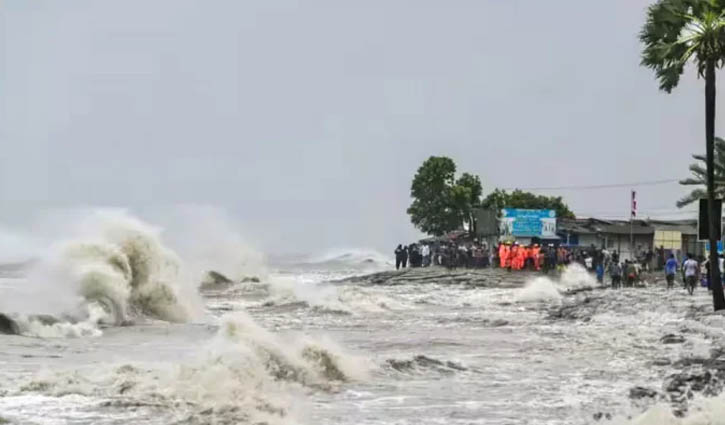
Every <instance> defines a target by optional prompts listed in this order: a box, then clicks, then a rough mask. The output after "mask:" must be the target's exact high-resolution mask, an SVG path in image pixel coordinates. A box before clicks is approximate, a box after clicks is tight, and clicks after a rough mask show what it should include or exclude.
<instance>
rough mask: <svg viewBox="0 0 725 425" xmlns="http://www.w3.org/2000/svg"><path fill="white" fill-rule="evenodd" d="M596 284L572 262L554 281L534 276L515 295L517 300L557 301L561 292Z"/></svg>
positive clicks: (580, 267) (591, 277) (589, 275)
mask: <svg viewBox="0 0 725 425" xmlns="http://www.w3.org/2000/svg"><path fill="white" fill-rule="evenodd" d="M596 286H597V281H596V279H595V278H594V277H593V276H592V275H591V274H590V273H589V272H587V270H586V269H585V268H584V267H582V266H580V265H579V264H572V265H570V266H569V267H567V268H566V270H564V272H563V273H562V275H561V277H560V278H559V279H558V280H556V281H554V280H552V279H550V278H548V277H546V276H539V277H536V278H534V279H532V280H530V281H528V282H527V283H526V285H525V286H524V287H523V288H522V289H520V290H519V291H518V292H517V293H516V296H515V299H516V301H517V302H536V301H548V302H559V301H561V299H562V294H563V293H566V292H569V291H572V290H581V289H587V288H594V287H596Z"/></svg>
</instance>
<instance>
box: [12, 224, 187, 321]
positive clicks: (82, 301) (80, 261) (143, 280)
mask: <svg viewBox="0 0 725 425" xmlns="http://www.w3.org/2000/svg"><path fill="white" fill-rule="evenodd" d="M82 229H83V234H82V235H81V236H80V237H78V238H76V239H73V240H69V241H66V242H63V243H60V244H57V245H55V246H53V247H52V249H51V251H50V253H49V255H47V256H46V257H45V258H43V259H42V260H41V261H39V262H38V263H37V264H36V265H35V266H34V267H33V268H32V269H31V270H30V271H29V274H28V277H27V280H28V286H29V288H30V289H32V290H31V291H28V295H29V296H27V297H26V298H27V299H19V300H15V301H16V302H14V303H13V304H12V306H13V307H14V306H15V305H18V306H23V307H24V308H23V309H22V310H24V311H18V312H16V314H14V315H13V317H12V318H13V319H14V320H16V321H18V322H19V323H20V322H24V323H26V324H27V325H28V326H27V328H33V326H31V325H32V323H33V320H31V319H32V315H33V314H37V313H39V312H40V313H48V314H51V315H54V316H56V317H57V318H58V319H59V321H66V322H69V323H70V324H74V323H73V322H75V323H90V324H92V325H95V324H96V323H98V322H103V323H106V324H111V325H121V324H125V323H128V322H129V321H132V320H134V319H135V318H139V317H150V318H154V319H160V320H165V321H171V322H184V321H187V320H189V319H190V318H191V316H192V315H193V314H194V313H195V311H197V310H198V305H197V304H196V303H195V302H196V300H197V297H195V296H194V293H193V291H190V290H185V288H184V287H183V286H181V285H180V283H181V282H182V277H181V275H180V261H179V259H178V257H177V256H176V254H174V252H172V251H171V250H170V249H168V248H167V247H165V246H164V245H163V244H162V243H161V239H160V235H159V231H158V230H156V229H153V228H151V227H150V226H148V225H146V224H145V223H143V222H141V221H139V220H137V219H135V218H133V217H130V216H128V215H126V214H119V213H114V214H100V213H99V214H96V215H94V216H93V217H91V219H89V220H87V221H86V222H84V226H83V227H82ZM91 306H92V307H91ZM99 308H100V309H101V310H102V311H103V312H104V314H99V313H98V311H99ZM91 310H93V311H91ZM89 321H90V322H89ZM52 326H54V327H56V328H58V325H57V324H53V325H52ZM36 328H37V327H36ZM38 330H40V329H38ZM31 333H32V334H38V333H39V332H32V330H31ZM40 333H41V334H42V332H40Z"/></svg>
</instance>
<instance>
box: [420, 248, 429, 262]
mask: <svg viewBox="0 0 725 425" xmlns="http://www.w3.org/2000/svg"><path fill="white" fill-rule="evenodd" d="M420 254H421V255H422V256H423V267H428V266H430V246H428V245H423V248H422V249H421V252H420Z"/></svg>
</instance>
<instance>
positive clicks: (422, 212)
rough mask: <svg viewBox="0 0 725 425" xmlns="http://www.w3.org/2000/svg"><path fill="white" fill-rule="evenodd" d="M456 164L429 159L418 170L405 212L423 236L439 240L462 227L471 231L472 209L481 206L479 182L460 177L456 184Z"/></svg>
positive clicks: (439, 158)
mask: <svg viewBox="0 0 725 425" xmlns="http://www.w3.org/2000/svg"><path fill="white" fill-rule="evenodd" d="M455 177H456V164H455V163H454V162H453V160H452V159H450V158H447V157H444V156H440V157H437V156H432V157H430V158H428V159H427V160H426V161H425V162H423V165H421V166H420V168H418V171H417V173H416V174H415V177H413V184H412V185H411V189H410V196H411V197H412V198H413V203H412V204H411V205H410V207H409V208H408V214H409V215H410V220H411V222H412V223H413V225H415V226H416V227H417V228H419V229H420V230H422V231H423V232H425V233H428V234H431V235H435V236H442V235H444V234H446V233H448V232H450V231H453V230H457V229H460V228H461V227H462V226H463V225H464V223H465V224H467V225H468V226H469V230H471V231H474V230H475V225H476V223H475V217H474V214H473V209H474V208H476V207H478V206H479V205H480V203H481V193H482V192H483V189H482V187H481V180H480V179H479V178H478V177H477V176H473V175H471V174H468V173H463V174H462V175H461V177H460V178H459V179H458V180H456V178H455Z"/></svg>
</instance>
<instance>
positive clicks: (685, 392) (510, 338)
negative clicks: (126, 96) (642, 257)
mask: <svg viewBox="0 0 725 425" xmlns="http://www.w3.org/2000/svg"><path fill="white" fill-rule="evenodd" d="M129 226H130V227H129ZM129 230H130V231H129ZM147 230H148V229H142V228H139V227H137V225H136V224H130V225H128V226H126V227H125V231H124V232H120V233H118V232H115V233H114V232H112V233H113V234H114V235H115V236H114V237H108V238H101V239H100V240H98V239H97V240H96V241H95V243H96V244H95V245H92V246H93V247H94V248H93V249H92V250H91V251H92V252H93V254H92V255H91V254H88V252H85V251H84V252H85V253H83V254H78V251H77V250H75V249H72V250H71V252H74V253H76V254H74V256H72V260H70V261H66V260H62V261H60V263H61V264H63V266H62V267H61V269H63V270H65V271H68V270H70V274H69V275H62V276H63V278H64V279H65V280H70V281H71V282H75V283H78V284H79V285H75V284H71V285H70V286H69V287H71V288H74V290H77V291H78V292H76V294H75V295H77V297H75V298H73V301H74V302H75V303H76V304H73V303H70V304H68V305H73V312H72V314H68V313H67V314H65V315H63V314H60V313H58V312H57V311H31V310H32V309H30V308H29V307H28V305H21V304H20V303H18V304H15V305H13V304H12V303H9V302H7V300H10V299H12V300H23V299H24V300H27V299H28V296H30V297H31V298H32V296H33V295H34V294H35V292H34V291H35V289H36V286H35V284H34V283H33V282H32V281H31V280H32V279H38V276H39V275H37V274H34V273H30V272H15V271H14V272H13V273H10V272H8V273H5V275H4V277H3V278H2V280H0V291H1V293H2V294H3V295H5V296H4V297H3V299H4V300H5V301H4V302H3V303H0V306H1V307H2V309H3V311H4V312H6V313H17V314H13V315H12V317H13V318H14V319H15V320H17V322H18V323H19V324H20V325H21V326H20V328H21V330H22V335H0V341H2V344H0V365H1V367H0V417H2V418H3V420H5V421H8V422H10V423H16V424H129V423H134V424H239V423H270V424H315V425H317V424H356V425H357V424H416V425H418V424H421V423H424V424H474V423H481V424H588V423H639V424H663V423H664V424H668V423H671V424H722V423H723V421H724V420H725V414H724V413H725V412H724V411H723V409H724V407H723V406H725V404H724V403H723V401H722V400H721V399H720V398H718V396H717V394H718V393H719V391H720V390H721V385H719V383H718V382H719V381H718V379H719V378H718V372H717V370H715V369H717V367H718V366H717V364H718V363H717V361H718V360H717V356H718V354H717V353H715V354H713V352H714V351H713V350H715V349H717V348H718V347H720V346H721V344H722V343H723V337H724V336H725V332H723V326H724V325H725V318H723V317H722V316H721V315H717V314H712V313H710V299H709V296H708V293H707V291H706V290H704V289H700V290H699V291H698V292H697V293H696V295H695V296H693V297H690V296H687V295H686V293H685V292H684V291H683V290H681V289H680V290H673V291H669V292H667V291H666V290H664V288H662V287H661V286H658V285H651V286H650V287H647V288H637V289H626V290H622V291H613V290H609V289H592V287H593V286H595V285H594V282H593V280H592V278H591V277H590V276H589V275H588V274H586V273H585V272H583V271H582V270H578V269H571V270H569V271H567V272H566V273H565V274H564V275H563V276H562V277H560V278H556V279H554V278H552V279H548V278H544V277H540V276H533V275H520V274H505V273H498V272H496V271H484V272H477V273H472V272H471V273H469V272H466V271H457V272H454V273H449V272H447V271H444V270H435V269H431V270H415V271H409V272H406V273H404V274H400V273H395V272H386V273H383V274H378V275H374V276H369V277H364V278H355V277H351V276H355V275H363V274H365V275H367V274H368V273H370V272H374V271H380V270H382V269H386V268H389V265H388V264H386V263H385V261H384V260H383V259H381V258H378V257H375V256H373V255H362V256H361V255H359V254H358V255H347V256H343V257H334V258H327V259H325V258H323V259H316V260H315V261H307V262H303V261H300V262H296V263H295V264H291V263H287V264H278V265H276V266H275V265H271V266H269V270H270V272H269V273H266V274H265V275H262V276H259V277H260V279H245V281H244V282H242V279H241V278H235V279H233V280H234V281H232V282H224V281H223V280H220V279H217V280H216V281H208V282H207V283H206V284H205V285H204V287H203V288H204V289H203V290H202V291H201V293H200V294H198V295H195V297H196V298H195V299H194V300H190V299H185V298H184V297H191V296H192V295H189V294H188V293H186V292H184V290H182V289H181V288H183V287H184V286H180V285H178V284H177V282H176V281H175V280H177V279H181V276H183V273H179V274H177V275H170V273H172V272H173V271H174V270H176V269H177V267H176V266H173V267H171V265H173V264H176V259H174V256H173V255H170V254H169V253H168V252H167V251H166V249H165V248H163V245H161V244H160V243H161V241H160V239H158V237H157V236H158V235H154V234H153V232H151V233H149V232H147ZM129 235H130V236H129ZM149 238H150V239H149ZM157 243H158V244H159V245H156V244H157ZM84 246H85V247H87V246H89V245H84ZM99 246H101V247H103V248H100V249H99V248H98V247H99ZM139 247H146V248H145V249H147V250H146V251H143V250H139V249H140V248H139ZM151 248H153V249H151ZM156 248H158V250H156ZM162 248H163V249H162ZM149 249H150V250H149ZM59 252H61V253H63V252H65V253H67V252H68V251H65V250H63V249H62V250H61V251H59ZM142 252H146V254H143V255H141V254H140V253H142ZM149 253H153V255H151V254H149ZM162 254H163V255H162ZM79 255H80V257H79ZM134 255H136V256H138V255H140V258H146V259H147V260H148V261H140V260H139V258H135V259H134ZM54 258H55V259H56V260H58V259H63V258H65V257H63V255H56V256H54ZM172 260H173V261H172ZM107 261H111V263H112V264H116V266H113V267H111V268H110V269H107V268H105V266H104V267H102V266H101V264H105V262H107ZM58 264H59V263H58V262H57V261H56V262H54V263H53V265H54V266H57V265H58ZM119 264H120V265H119ZM123 264H127V265H128V267H126V266H123ZM43 269H44V270H46V271H47V270H49V269H48V268H47V267H44V268H43ZM51 270H53V271H55V270H57V268H51ZM98 270H102V271H104V273H105V274H103V275H102V276H105V278H108V279H109V280H110V282H113V285H115V286H109V285H110V283H109V282H108V281H106V280H104V279H105V278H101V277H99V275H98V274H93V273H91V272H94V271H98ZM124 270H125V271H124ZM139 270H145V273H139ZM89 273H91V274H90V276H95V278H94V279H91V280H92V281H93V282H95V283H94V284H95V285H97V286H95V287H96V288H98V287H100V288H105V289H104V291H105V290H107V291H110V292H103V291H100V292H99V291H95V292H93V291H91V292H84V288H87V287H86V286H84V282H86V283H87V282H88V279H89ZM94 273H95V272H94ZM131 275H133V276H139V275H143V276H145V277H144V279H146V280H145V281H144V282H145V283H143V282H142V283H141V284H135V283H132V282H134V279H133V277H132V276H131ZM40 276H49V273H45V274H43V275H40ZM55 276H56V277H57V276H58V275H57V274H56V275H55ZM55 280H56V281H57V280H58V279H55ZM146 285H148V286H146ZM141 287H147V288H152V289H151V290H148V291H140V293H139V290H138V288H141ZM161 287H163V288H166V289H164V290H159V289H158V288H161ZM134 291H136V292H134ZM159 291H160V292H159ZM89 293H90V294H93V296H88V294H89ZM100 293H102V294H104V295H103V296H98V295H99V294H100ZM109 294H113V296H110V295H109ZM134 294H136V295H134ZM141 294H143V295H144V296H141ZM84 296H85V297H84ZM98 300H101V302H98ZM61 301H63V303H65V301H67V300H60V299H59V301H58V303H59V304H62V303H61ZM156 303H159V305H160V306H163V308H159V306H158V305H157V304H156ZM45 304H48V303H44V304H43V305H45ZM50 304H52V302H51V303H50ZM14 306H16V307H18V308H17V309H16V310H22V311H19V312H15V311H13V307H14ZM21 306H22V307H27V308H22V309H20V308H19V307H21ZM63 306H65V304H63ZM169 312H173V313H174V314H172V315H169ZM31 313H50V314H52V315H53V317H55V318H56V319H59V321H57V322H54V321H48V320H45V321H44V320H40V319H38V318H37V317H34V316H32V314H31ZM119 318H120V319H119ZM724 361H725V359H724ZM707 373H709V375H707ZM678 374H679V375H678ZM680 387H682V388H680ZM672 412H676V413H677V414H678V415H684V418H676V417H674V416H673V414H672ZM641 415H644V416H641Z"/></svg>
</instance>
